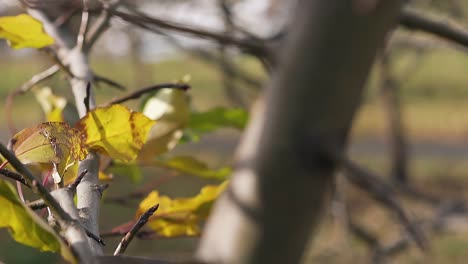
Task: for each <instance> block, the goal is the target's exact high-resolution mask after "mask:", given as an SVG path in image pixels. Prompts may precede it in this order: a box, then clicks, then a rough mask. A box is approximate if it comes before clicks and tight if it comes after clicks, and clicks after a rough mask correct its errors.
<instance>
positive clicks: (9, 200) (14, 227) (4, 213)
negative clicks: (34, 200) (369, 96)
mask: <svg viewBox="0 0 468 264" xmlns="http://www.w3.org/2000/svg"><path fill="white" fill-rule="evenodd" d="M0 228H8V229H9V231H10V234H11V236H12V237H13V239H15V240H16V241H17V242H19V243H21V244H25V245H28V246H31V247H34V248H37V249H39V250H41V251H52V252H57V253H61V254H62V256H63V257H64V258H65V259H66V260H68V261H70V262H73V263H76V260H75V259H74V257H73V255H72V253H71V251H70V249H69V248H68V247H67V246H66V245H65V244H64V243H63V242H62V240H61V239H60V238H59V237H58V236H57V235H56V234H55V232H54V231H53V230H52V229H51V228H50V227H49V226H48V225H47V224H46V223H45V222H44V221H43V220H42V219H41V218H40V217H39V216H37V215H36V214H35V213H34V212H33V211H31V209H29V208H28V207H27V206H25V205H24V204H23V203H22V202H21V201H20V200H19V198H18V196H17V194H16V192H15V190H14V188H13V187H12V186H11V184H9V183H8V182H5V181H2V180H0Z"/></svg>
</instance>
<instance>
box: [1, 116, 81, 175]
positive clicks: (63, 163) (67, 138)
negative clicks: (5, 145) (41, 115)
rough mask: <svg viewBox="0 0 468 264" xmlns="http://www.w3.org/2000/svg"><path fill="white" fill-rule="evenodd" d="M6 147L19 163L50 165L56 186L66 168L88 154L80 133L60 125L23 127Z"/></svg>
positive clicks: (49, 124) (54, 123)
mask: <svg viewBox="0 0 468 264" xmlns="http://www.w3.org/2000/svg"><path fill="white" fill-rule="evenodd" d="M10 144H11V149H12V150H13V152H14V153H15V154H16V156H17V157H18V159H19V160H20V161H21V162H22V163H25V164H28V163H33V162H38V163H52V164H54V169H55V171H54V172H55V173H54V174H53V175H54V181H55V182H56V183H58V182H60V181H61V177H62V176H63V173H64V172H65V171H66V169H67V168H68V167H69V166H71V165H72V164H73V163H75V162H77V161H79V160H83V159H84V158H85V157H86V155H87V153H88V151H87V149H86V148H85V147H84V145H83V141H82V138H81V134H80V132H79V131H78V130H76V129H74V128H71V127H70V126H69V125H68V124H67V123H60V122H46V123H42V124H39V125H37V126H35V127H29V128H25V129H23V130H21V131H20V132H18V133H17V134H16V135H14V136H13V138H12V139H11V140H10Z"/></svg>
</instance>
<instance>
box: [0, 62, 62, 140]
mask: <svg viewBox="0 0 468 264" xmlns="http://www.w3.org/2000/svg"><path fill="white" fill-rule="evenodd" d="M59 70H60V66H59V65H58V64H54V65H52V66H51V67H49V68H48V69H46V70H45V71H42V72H40V73H38V74H35V75H34V76H33V77H32V78H31V79H29V80H28V81H27V82H25V83H24V84H23V85H21V86H20V87H19V88H18V89H16V90H15V91H13V92H12V93H10V94H8V96H7V97H6V100H5V115H6V119H7V125H8V128H9V130H10V133H11V134H12V135H13V134H15V133H16V127H15V125H14V122H13V115H12V109H13V100H14V97H15V96H16V95H19V94H24V93H26V92H28V91H29V90H30V89H31V88H33V87H34V86H36V85H37V84H39V83H41V82H43V81H45V80H47V79H49V78H51V77H52V76H54V75H55V74H56V73H57V72H58V71H59Z"/></svg>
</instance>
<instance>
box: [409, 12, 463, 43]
mask: <svg viewBox="0 0 468 264" xmlns="http://www.w3.org/2000/svg"><path fill="white" fill-rule="evenodd" d="M444 20H445V21H447V20H448V19H444ZM444 20H435V19H434V18H431V17H428V16H427V15H424V14H422V13H421V12H416V11H412V10H410V9H403V10H402V12H401V14H400V25H402V26H405V27H407V28H409V29H414V30H422V31H425V32H428V33H432V34H434V35H436V36H439V37H441V38H444V39H447V40H449V41H452V42H454V43H456V44H459V45H461V46H464V47H468V30H466V29H463V28H461V27H456V26H454V25H453V23H448V22H445V21H444Z"/></svg>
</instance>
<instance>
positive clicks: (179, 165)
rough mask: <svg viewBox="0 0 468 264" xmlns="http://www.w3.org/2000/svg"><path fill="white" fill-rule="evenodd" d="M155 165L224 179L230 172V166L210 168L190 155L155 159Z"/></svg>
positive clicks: (190, 173)
mask: <svg viewBox="0 0 468 264" xmlns="http://www.w3.org/2000/svg"><path fill="white" fill-rule="evenodd" d="M155 165H156V166H160V167H164V168H169V169H173V170H176V171H179V172H182V173H186V174H189V175H193V176H198V177H201V178H205V179H215V180H225V179H226V178H227V177H228V176H229V175H230V174H231V172H232V170H231V168H228V167H223V168H220V169H211V168H209V167H208V165H207V164H206V163H204V162H202V161H200V160H198V159H196V158H194V157H191V156H176V157H172V158H169V159H160V160H156V161H155Z"/></svg>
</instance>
